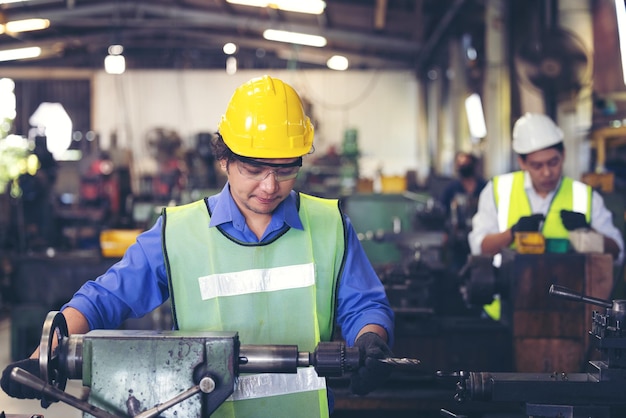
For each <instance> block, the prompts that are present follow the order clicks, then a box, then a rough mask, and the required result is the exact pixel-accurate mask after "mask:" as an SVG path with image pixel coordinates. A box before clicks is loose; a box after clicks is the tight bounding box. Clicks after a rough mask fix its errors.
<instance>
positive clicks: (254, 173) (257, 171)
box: [233, 155, 302, 182]
mask: <svg viewBox="0 0 626 418" xmlns="http://www.w3.org/2000/svg"><path fill="white" fill-rule="evenodd" d="M233 156H234V158H235V165H236V166H237V170H239V174H241V175H242V176H244V177H245V178H247V179H250V180H254V181H263V180H265V179H266V178H267V176H269V175H270V174H274V178H275V179H276V181H278V182H281V181H287V180H293V179H295V178H296V177H297V176H298V172H299V171H300V167H302V157H300V158H298V159H297V160H296V161H294V162H291V163H286V164H278V163H269V162H263V161H259V160H255V159H253V158H249V157H244V156H241V155H233Z"/></svg>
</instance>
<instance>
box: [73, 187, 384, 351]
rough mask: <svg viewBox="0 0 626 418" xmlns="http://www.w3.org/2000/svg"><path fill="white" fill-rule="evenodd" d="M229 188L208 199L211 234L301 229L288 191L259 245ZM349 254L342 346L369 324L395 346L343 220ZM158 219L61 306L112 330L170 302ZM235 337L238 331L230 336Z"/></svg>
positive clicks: (380, 293)
mask: <svg viewBox="0 0 626 418" xmlns="http://www.w3.org/2000/svg"><path fill="white" fill-rule="evenodd" d="M228 187H229V186H228V184H226V186H224V189H223V190H222V191H221V193H219V194H217V195H214V196H211V197H209V198H208V203H209V207H210V209H211V214H212V216H211V222H210V224H209V227H210V228H214V227H216V226H221V227H222V228H224V230H225V232H227V233H228V234H230V235H231V236H233V237H234V238H236V239H238V240H241V241H244V242H249V243H257V242H265V241H268V240H271V239H273V238H274V237H276V236H277V235H279V234H281V233H282V232H283V231H284V230H285V229H286V228H296V229H303V226H302V222H301V221H300V217H299V215H298V209H297V205H296V202H297V195H296V192H294V191H292V192H291V193H290V195H289V197H288V198H287V199H285V200H284V201H283V202H282V203H281V204H280V205H279V206H278V207H277V208H276V210H275V211H274V213H273V214H272V219H271V221H270V224H269V225H268V227H267V229H266V231H265V233H264V234H263V236H262V237H261V239H260V240H259V239H258V238H257V237H256V235H255V234H254V233H253V232H252V231H251V230H250V229H249V228H248V226H247V225H246V222H245V219H244V217H243V215H242V213H241V212H240V211H239V209H238V208H237V205H236V204H235V202H234V201H233V199H232V196H231V194H230V191H229V189H228ZM346 225H347V249H346V251H347V252H346V259H345V267H344V269H343V273H342V276H341V277H340V279H339V287H338V291H337V312H336V318H337V323H338V324H339V326H340V327H341V332H342V335H343V337H344V338H345V340H346V343H347V344H348V345H349V346H351V345H353V344H354V340H355V338H356V336H357V334H358V332H359V331H360V330H361V328H363V327H364V326H365V325H367V324H377V325H380V326H382V327H383V328H384V329H385V330H386V331H387V335H388V339H389V345H390V346H391V345H392V344H393V335H394V334H393V321H394V313H393V311H392V309H391V307H390V305H389V302H388V300H387V297H386V294H385V290H384V287H383V285H382V283H381V282H380V280H379V278H378V276H377V274H376V272H375V271H374V269H373V268H372V265H371V263H370V262H369V260H368V259H367V256H366V254H365V252H364V250H363V247H362V246H361V243H360V242H359V240H358V238H357V235H356V232H355V231H354V228H353V226H352V224H351V223H350V220H349V219H347V218H346ZM161 229H162V219H161V218H160V217H159V218H158V219H157V221H156V223H155V224H154V226H153V227H152V228H150V229H149V230H147V231H145V232H143V233H142V234H140V235H139V236H138V237H137V241H136V242H135V243H134V244H133V245H131V246H130V247H129V248H128V250H127V251H126V253H125V254H124V256H123V257H122V259H121V260H120V261H119V262H117V263H116V264H114V265H113V266H111V268H109V269H108V270H107V271H106V272H105V273H104V274H103V275H101V276H100V277H98V278H96V279H95V280H91V281H88V282H87V283H85V284H84V285H83V286H82V287H81V288H80V289H79V290H78V291H77V292H76V293H75V294H74V296H73V298H72V299H71V300H70V301H69V302H68V303H67V304H65V305H64V306H63V307H62V309H65V308H66V307H68V306H71V307H73V308H75V309H77V310H79V311H80V312H81V313H82V314H83V315H84V316H85V317H86V318H87V321H88V323H89V327H90V329H115V328H117V327H119V326H120V324H121V323H122V322H123V321H124V320H125V319H128V318H139V317H142V316H144V315H146V314H147V313H149V312H151V311H152V310H153V309H155V308H157V307H158V306H160V305H161V304H162V303H163V302H165V301H166V300H167V299H168V298H169V288H168V278H167V272H166V268H165V260H164V257H163V252H162V241H161ZM233 331H236V330H233Z"/></svg>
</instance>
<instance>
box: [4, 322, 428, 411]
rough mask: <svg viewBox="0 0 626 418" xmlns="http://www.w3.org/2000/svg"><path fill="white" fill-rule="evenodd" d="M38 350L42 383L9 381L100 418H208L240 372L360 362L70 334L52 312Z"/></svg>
mask: <svg viewBox="0 0 626 418" xmlns="http://www.w3.org/2000/svg"><path fill="white" fill-rule="evenodd" d="M39 349H40V351H39V366H40V370H39V372H40V373H39V374H40V377H41V378H39V377H37V376H34V375H32V374H31V373H28V372H27V371H26V370H23V369H20V368H17V367H16V368H14V369H13V370H12V371H11V378H12V379H13V380H15V381H17V382H19V383H21V384H23V385H26V386H29V387H31V388H33V389H35V390H38V391H40V392H41V393H42V395H43V397H42V401H41V403H42V406H43V407H44V408H47V407H48V406H49V405H50V403H51V402H54V401H62V402H65V403H67V404H69V405H71V406H73V407H75V408H77V409H79V410H81V411H83V412H84V415H83V416H94V417H97V418H112V417H118V418H119V417H140V418H149V417H156V416H160V417H201V416H202V417H207V416H210V415H211V414H212V413H213V412H214V411H215V410H216V409H217V408H218V407H219V406H220V405H221V404H222V403H223V402H224V401H226V399H227V398H228V397H229V396H230V395H231V394H232V393H233V390H234V387H235V379H236V378H237V376H239V375H240V374H243V373H297V372H298V370H299V369H300V368H304V367H314V368H315V371H316V372H317V374H318V376H321V377H337V376H341V375H343V374H344V373H346V372H350V371H354V370H356V369H358V367H359V365H361V364H363V361H364V359H363V358H362V355H361V353H360V352H359V349H358V348H353V347H346V346H345V344H343V343H342V342H321V343H319V344H318V346H317V347H316V349H315V351H314V352H301V351H298V347H297V346H295V345H242V344H240V341H239V337H238V334H237V333H236V332H183V331H129V330H94V331H91V332H89V333H87V334H84V335H72V336H69V335H68V329H67V323H66V322H65V317H64V316H63V315H62V314H61V313H59V312H54V311H53V312H50V313H49V314H48V316H47V318H46V320H45V322H44V325H43V332H42V336H41V341H40V345H39ZM379 361H381V362H384V363H387V364H390V365H395V366H400V367H401V366H403V365H405V366H406V365H409V366H411V365H417V364H419V361H417V360H410V359H393V358H387V359H381V360H379ZM68 379H82V381H83V384H84V386H86V387H89V389H90V390H89V397H88V400H87V401H84V400H81V399H78V398H76V397H74V396H72V395H70V394H68V393H66V392H65V391H64V389H65V386H66V383H67V380H68Z"/></svg>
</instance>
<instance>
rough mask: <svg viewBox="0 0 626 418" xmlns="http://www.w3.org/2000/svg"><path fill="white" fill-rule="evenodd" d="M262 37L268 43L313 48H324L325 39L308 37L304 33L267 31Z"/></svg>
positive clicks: (315, 36) (313, 36) (316, 36)
mask: <svg viewBox="0 0 626 418" xmlns="http://www.w3.org/2000/svg"><path fill="white" fill-rule="evenodd" d="M263 37H264V38H265V39H267V40H268V41H277V42H287V43H291V44H298V45H307V46H315V47H318V48H321V47H324V46H326V38H324V37H323V36H318V35H309V34H306V33H298V32H288V31H284V30H276V29H267V30H265V31H264V32H263Z"/></svg>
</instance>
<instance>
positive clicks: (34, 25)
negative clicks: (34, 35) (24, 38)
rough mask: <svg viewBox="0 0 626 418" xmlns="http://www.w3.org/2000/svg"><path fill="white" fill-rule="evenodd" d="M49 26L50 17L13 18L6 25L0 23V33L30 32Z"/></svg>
mask: <svg viewBox="0 0 626 418" xmlns="http://www.w3.org/2000/svg"><path fill="white" fill-rule="evenodd" d="M49 27H50V21H49V20H48V19H24V20H13V21H11V22H7V23H5V24H4V25H0V33H5V32H8V33H20V32H30V31H33V30H42V29H47V28H49Z"/></svg>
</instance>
